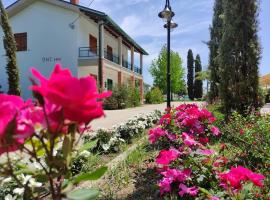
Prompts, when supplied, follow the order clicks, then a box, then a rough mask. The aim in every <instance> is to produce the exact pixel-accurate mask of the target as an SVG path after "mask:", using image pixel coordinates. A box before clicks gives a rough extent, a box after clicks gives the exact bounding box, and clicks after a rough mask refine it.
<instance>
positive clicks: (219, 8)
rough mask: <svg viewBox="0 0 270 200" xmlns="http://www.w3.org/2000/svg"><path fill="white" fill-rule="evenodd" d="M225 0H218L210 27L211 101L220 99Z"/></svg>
mask: <svg viewBox="0 0 270 200" xmlns="http://www.w3.org/2000/svg"><path fill="white" fill-rule="evenodd" d="M223 12H224V11H223V0H216V1H215V5H214V16H213V20H212V26H211V27H210V41H209V42H208V47H209V51H210V55H209V70H210V81H211V82H210V93H209V99H210V102H213V101H215V100H217V99H218V96H219V89H218V87H219V83H220V74H219V71H220V66H219V62H218V54H219V47H220V43H221V40H222V35H223V18H224V15H223Z"/></svg>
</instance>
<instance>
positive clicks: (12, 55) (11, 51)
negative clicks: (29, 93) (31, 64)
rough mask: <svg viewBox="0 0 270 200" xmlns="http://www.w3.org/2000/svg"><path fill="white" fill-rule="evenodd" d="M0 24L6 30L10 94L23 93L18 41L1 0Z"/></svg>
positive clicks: (5, 42)
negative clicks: (18, 64)
mask: <svg viewBox="0 0 270 200" xmlns="http://www.w3.org/2000/svg"><path fill="white" fill-rule="evenodd" d="M0 25H1V27H2V29H3V32H4V48H5V50H6V56H7V66H6V72H7V75H8V84H9V90H8V93H9V94H13V95H19V96H20V95H21V89H20V76H19V69H18V67H17V60H16V41H15V39H14V35H13V33H12V30H11V27H10V25H9V22H8V15H7V13H6V10H5V8H4V5H3V3H2V0H0Z"/></svg>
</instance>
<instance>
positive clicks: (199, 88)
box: [194, 54, 203, 99]
mask: <svg viewBox="0 0 270 200" xmlns="http://www.w3.org/2000/svg"><path fill="white" fill-rule="evenodd" d="M201 72H202V64H201V57H200V55H199V54H198V55H197V56H196V59H195V82H194V98H197V99H199V98H202V96H203V82H202V80H200V79H199V78H198V77H199V75H200V73H201Z"/></svg>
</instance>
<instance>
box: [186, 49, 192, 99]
mask: <svg viewBox="0 0 270 200" xmlns="http://www.w3.org/2000/svg"><path fill="white" fill-rule="evenodd" d="M187 71H188V73H187V90H188V97H189V98H190V99H191V100H194V87H193V84H194V58H193V52H192V50H191V49H189V50H188V55H187Z"/></svg>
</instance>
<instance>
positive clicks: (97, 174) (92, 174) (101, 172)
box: [73, 167, 108, 184]
mask: <svg viewBox="0 0 270 200" xmlns="http://www.w3.org/2000/svg"><path fill="white" fill-rule="evenodd" d="M107 169H108V167H101V168H99V169H97V170H96V171H94V172H90V173H84V174H80V175H78V176H76V177H75V178H74V180H73V183H75V184H76V183H79V182H81V181H88V180H91V181H94V180H98V179H99V178H101V177H102V176H103V175H104V174H105V172H106V171H107Z"/></svg>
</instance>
